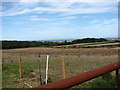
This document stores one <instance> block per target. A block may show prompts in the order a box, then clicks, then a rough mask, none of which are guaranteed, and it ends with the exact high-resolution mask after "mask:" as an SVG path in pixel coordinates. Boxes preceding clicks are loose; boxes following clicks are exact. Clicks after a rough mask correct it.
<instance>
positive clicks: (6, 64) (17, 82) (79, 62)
mask: <svg viewBox="0 0 120 90" xmlns="http://www.w3.org/2000/svg"><path fill="white" fill-rule="evenodd" d="M38 55H41V59H40V60H41V72H42V79H43V81H44V80H45V65H46V55H50V58H49V73H48V75H49V76H48V77H49V82H54V81H58V80H61V79H63V75H62V61H61V59H62V56H64V57H65V69H66V75H67V77H71V76H75V75H78V74H80V73H82V72H86V71H89V70H92V69H95V68H97V67H100V66H103V65H106V64H110V63H113V62H116V61H118V47H116V48H109V47H108V48H107V47H106V48H74V49H72V48H37V47H35V48H21V49H8V50H7V49H6V50H2V64H3V68H2V69H3V75H2V76H3V87H4V88H23V87H24V88H28V86H27V85H26V84H24V82H27V83H28V84H30V85H31V86H33V87H37V86H40V85H39V68H38ZM18 56H20V57H21V64H22V71H23V78H20V77H19V69H18ZM113 73H114V72H113Z"/></svg>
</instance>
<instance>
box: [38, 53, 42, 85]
mask: <svg viewBox="0 0 120 90" xmlns="http://www.w3.org/2000/svg"><path fill="white" fill-rule="evenodd" d="M38 68H39V76H40V84H41V85H42V75H41V65H40V55H39V56H38Z"/></svg>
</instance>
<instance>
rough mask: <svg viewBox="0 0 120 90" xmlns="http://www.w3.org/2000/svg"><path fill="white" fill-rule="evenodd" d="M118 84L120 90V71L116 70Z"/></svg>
mask: <svg viewBox="0 0 120 90" xmlns="http://www.w3.org/2000/svg"><path fill="white" fill-rule="evenodd" d="M116 84H117V90H120V77H119V69H116Z"/></svg>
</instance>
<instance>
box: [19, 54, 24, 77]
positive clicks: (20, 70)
mask: <svg viewBox="0 0 120 90" xmlns="http://www.w3.org/2000/svg"><path fill="white" fill-rule="evenodd" d="M18 65H19V73H20V78H22V77H23V74H22V67H21V57H20V56H18Z"/></svg>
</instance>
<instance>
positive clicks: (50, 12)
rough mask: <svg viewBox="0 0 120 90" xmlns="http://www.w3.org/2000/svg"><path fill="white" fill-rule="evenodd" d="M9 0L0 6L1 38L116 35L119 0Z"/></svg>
mask: <svg viewBox="0 0 120 90" xmlns="http://www.w3.org/2000/svg"><path fill="white" fill-rule="evenodd" d="M3 1H4V0H3ZM12 1H13V2H7V0H6V1H4V2H2V5H1V6H0V9H2V13H0V14H1V15H0V16H1V17H2V20H3V22H2V26H3V28H2V35H3V37H2V39H3V40H52V39H79V38H86V37H95V38H106V37H118V0H101V2H98V0H61V1H60V0H44V1H43V0H34V2H30V1H31V0H18V1H17V0H12ZM15 1H16V2H15Z"/></svg>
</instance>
